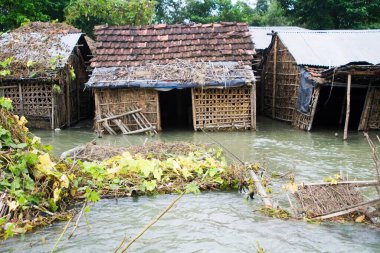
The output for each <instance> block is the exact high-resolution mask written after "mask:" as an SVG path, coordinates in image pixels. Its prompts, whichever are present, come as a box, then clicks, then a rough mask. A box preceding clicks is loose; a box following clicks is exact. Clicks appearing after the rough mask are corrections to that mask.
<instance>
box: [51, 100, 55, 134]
mask: <svg viewBox="0 0 380 253" xmlns="http://www.w3.org/2000/svg"><path fill="white" fill-rule="evenodd" d="M54 97H55V95H54V93H52V96H51V129H52V130H54V126H55V122H54V121H55V119H54V116H55V115H54V110H55V108H54V107H55V106H54V105H55V102H54Z"/></svg>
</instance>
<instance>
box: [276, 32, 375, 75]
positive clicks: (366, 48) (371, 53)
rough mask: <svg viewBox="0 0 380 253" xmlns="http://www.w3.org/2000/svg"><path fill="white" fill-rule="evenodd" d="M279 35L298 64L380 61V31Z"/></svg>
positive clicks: (281, 33)
mask: <svg viewBox="0 0 380 253" xmlns="http://www.w3.org/2000/svg"><path fill="white" fill-rule="evenodd" d="M278 36H279V38H280V39H281V41H282V42H283V43H284V45H285V46H286V47H287V48H288V50H289V51H290V53H291V54H292V55H293V57H294V59H295V60H296V62H297V64H298V65H311V66H321V67H329V68H330V67H336V66H341V65H346V64H349V63H359V62H366V63H369V64H378V63H380V30H319V31H310V30H308V31H287V32H285V31H281V32H278Z"/></svg>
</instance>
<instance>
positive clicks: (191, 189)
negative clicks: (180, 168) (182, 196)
mask: <svg viewBox="0 0 380 253" xmlns="http://www.w3.org/2000/svg"><path fill="white" fill-rule="evenodd" d="M200 192H201V191H200V190H199V187H198V185H197V184H195V183H193V182H192V183H190V184H187V185H186V188H185V193H193V194H199V193H200Z"/></svg>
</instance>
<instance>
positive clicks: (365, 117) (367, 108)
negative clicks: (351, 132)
mask: <svg viewBox="0 0 380 253" xmlns="http://www.w3.org/2000/svg"><path fill="white" fill-rule="evenodd" d="M373 94H374V88H372V87H371V82H370V83H369V85H368V89H367V94H366V96H365V101H364V110H363V111H362V115H361V117H360V123H359V127H358V130H359V131H362V130H366V129H367V124H368V116H369V112H370V109H371V105H372V98H373Z"/></svg>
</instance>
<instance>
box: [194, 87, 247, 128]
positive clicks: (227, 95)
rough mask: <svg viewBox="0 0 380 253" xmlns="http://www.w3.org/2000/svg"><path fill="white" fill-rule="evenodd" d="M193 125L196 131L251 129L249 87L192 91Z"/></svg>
mask: <svg viewBox="0 0 380 253" xmlns="http://www.w3.org/2000/svg"><path fill="white" fill-rule="evenodd" d="M193 121H194V122H193V124H194V130H197V129H202V128H205V129H215V130H217V129H239V128H242V129H248V128H250V127H251V87H248V86H245V87H239V88H228V89H201V88H194V89H193Z"/></svg>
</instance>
